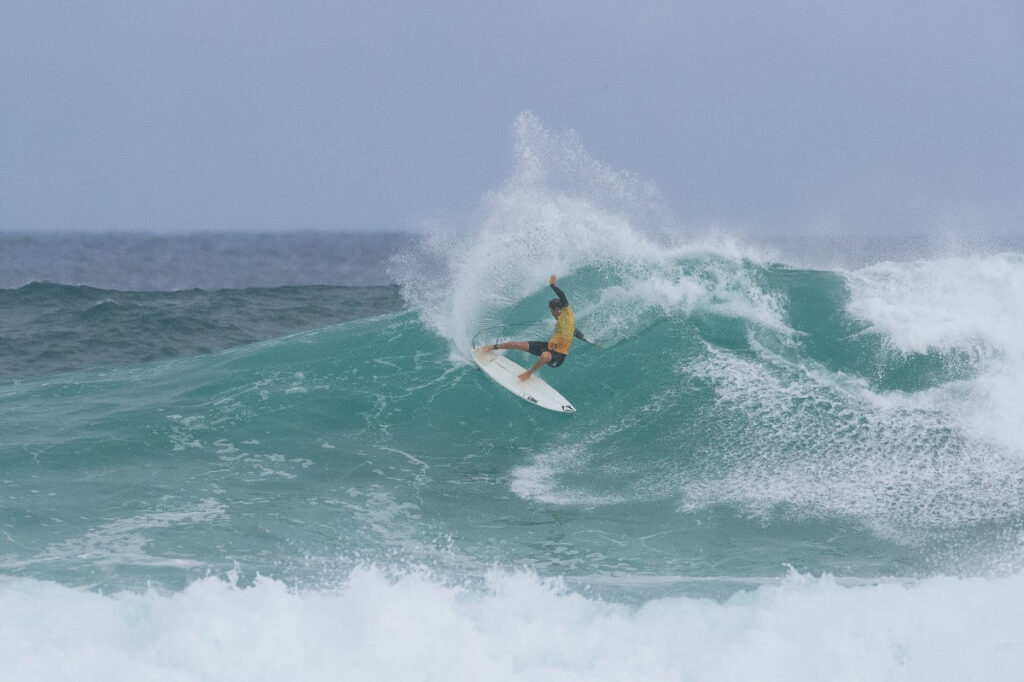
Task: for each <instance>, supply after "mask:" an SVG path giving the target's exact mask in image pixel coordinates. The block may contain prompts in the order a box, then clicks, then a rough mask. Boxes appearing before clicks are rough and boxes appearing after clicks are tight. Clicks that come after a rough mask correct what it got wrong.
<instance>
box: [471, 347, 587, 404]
mask: <svg viewBox="0 0 1024 682" xmlns="http://www.w3.org/2000/svg"><path fill="white" fill-rule="evenodd" d="M473 359H474V360H476V364H478V365H480V369H482V370H483V371H484V372H485V373H486V374H487V376H489V377H490V378H492V379H494V380H495V381H496V382H498V383H499V384H501V385H502V386H503V387H505V388H507V389H508V390H510V391H512V392H513V393H515V394H516V395H517V396H519V397H520V398H522V399H523V400H525V401H527V402H530V403H533V404H534V405H537V406H538V407H543V408H545V409H548V410H554V411H555V412H575V411H576V408H575V407H573V406H572V403H570V402H569V401H568V400H566V399H565V397H564V396H563V395H562V394H561V393H559V392H558V391H556V390H555V389H553V388H551V386H549V385H548V383H547V382H546V381H544V380H543V379H541V378H540V377H539V376H537V375H536V374H534V375H532V376H531V377H530V378H529V379H527V380H526V381H522V380H520V379H519V375H520V374H522V373H523V372H525V371H526V368H525V367H520V366H519V365H517V364H516V363H514V362H512V361H511V360H509V359H508V358H506V357H505V356H504V355H501V354H499V353H495V352H494V351H489V350H484V349H483V347H480V348H475V349H473Z"/></svg>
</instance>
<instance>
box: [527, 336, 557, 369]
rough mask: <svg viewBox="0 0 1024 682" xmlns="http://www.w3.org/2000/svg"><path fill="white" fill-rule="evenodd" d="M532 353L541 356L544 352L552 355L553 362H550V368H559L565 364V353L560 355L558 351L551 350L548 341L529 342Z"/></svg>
mask: <svg viewBox="0 0 1024 682" xmlns="http://www.w3.org/2000/svg"><path fill="white" fill-rule="evenodd" d="M528 343H529V344H530V353H532V354H533V355H537V356H539V355H541V354H542V353H544V351H547V352H548V353H551V361H550V362H548V364H547V366H548V367H558V366H559V365H561V364H562V363H563V362H565V353H559V352H558V351H557V350H551V349H550V348H548V342H547V341H529V342H528Z"/></svg>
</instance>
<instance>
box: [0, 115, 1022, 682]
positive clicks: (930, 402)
mask: <svg viewBox="0 0 1024 682" xmlns="http://www.w3.org/2000/svg"><path fill="white" fill-rule="evenodd" d="M527 124H529V121H526V123H524V126H525V128H526V129H524V130H520V131H518V132H519V135H520V139H519V144H518V146H517V153H518V155H519V160H518V163H517V167H516V169H515V171H514V172H513V174H512V176H511V177H510V179H509V180H508V181H507V183H506V184H505V185H503V186H502V187H501V188H499V189H498V190H496V191H495V192H494V193H492V194H489V195H488V196H487V197H485V198H484V200H483V202H482V206H481V209H480V211H479V215H477V216H475V217H474V218H473V219H472V221H471V222H472V224H471V225H469V226H465V227H463V228H457V227H456V228H452V229H444V230H436V231H433V232H430V233H428V234H425V235H423V236H422V237H421V238H419V239H415V240H404V241H403V242H402V243H401V244H400V245H399V246H397V247H395V246H392V247H389V248H384V249H383V250H382V249H381V244H380V243H378V242H374V241H373V240H370V241H369V242H359V241H355V242H354V241H352V240H347V241H346V240H345V239H340V240H339V241H337V242H332V243H333V246H330V247H328V246H325V244H324V242H323V241H322V239H321V238H316V239H312V241H311V240H310V238H308V237H300V238H298V239H299V243H298V244H296V243H292V242H289V241H288V240H287V239H285V238H281V240H283V241H281V240H275V241H274V248H270V249H268V248H266V247H265V246H263V244H264V241H265V240H264V239H255V238H240V239H239V240H237V241H232V240H231V239H229V238H227V237H224V238H218V239H217V240H215V242H216V243H215V244H214V245H213V246H211V244H210V242H209V241H208V240H207V241H204V239H206V238H202V237H200V238H195V239H187V238H186V239H183V241H181V242H180V243H179V242H176V243H175V245H174V248H175V249H179V252H180V253H181V254H186V255H184V256H182V257H180V258H173V259H169V260H165V261H161V260H160V259H159V258H157V257H156V254H159V253H164V252H165V251H166V250H167V249H168V248H170V247H169V246H168V244H167V242H166V241H161V240H159V239H157V240H154V241H153V242H152V243H151V244H150V246H149V247H146V246H145V244H142V243H136V244H135V246H134V247H133V248H134V249H135V250H134V251H132V252H131V253H132V254H134V255H128V256H123V255H122V256H119V255H118V253H120V252H119V251H118V248H119V247H118V248H115V247H113V246H111V244H112V243H113V242H115V241H117V239H116V238H114V237H111V238H109V240H107V241H104V240H103V239H99V240H97V241H96V242H94V243H90V244H86V245H84V246H83V245H82V244H81V243H78V244H77V245H75V246H74V249H78V251H76V252H75V253H76V254H78V255H76V256H75V257H61V258H55V257H53V254H54V253H56V252H61V251H63V250H64V249H65V248H70V247H67V245H66V244H64V242H63V241H61V240H60V239H59V238H58V239H56V240H55V241H54V242H53V243H50V244H43V245H40V244H38V243H30V244H29V245H28V246H26V245H25V243H22V244H21V245H20V246H17V244H16V243H15V242H11V241H6V242H3V244H2V245H3V246H4V247H5V249H11V248H13V247H11V244H15V246H16V247H17V248H15V249H14V251H11V250H6V251H5V256H7V255H8V254H11V253H15V256H11V257H10V259H11V260H12V261H14V260H16V261H17V262H18V264H19V265H18V267H19V268H20V271H21V272H23V273H33V272H43V271H44V270H45V271H46V272H47V273H49V274H47V275H45V276H42V275H40V276H38V277H37V276H34V275H31V274H28V275H26V276H25V277H21V278H20V279H16V280H14V281H8V282H5V284H4V286H6V287H7V288H5V289H3V290H2V291H0V312H2V315H3V317H2V320H3V321H2V322H0V367H2V368H3V370H2V373H0V669H2V670H3V671H4V679H11V680H34V679H60V678H74V679H93V680H110V679H146V680H218V681H220V680H247V681H248V680H285V679H287V680H291V679H302V680H339V679H342V680H382V679H388V680H390V679H396V680H462V679H465V680H480V679H488V680H531V681H535V680H588V681H593V680H636V679H641V680H716V681H717V680H749V679H765V680H775V679H778V680H787V681H792V680H823V679H850V680H879V679H895V680H929V681H932V680H951V681H954V680H955V681H957V682H959V681H962V680H985V681H986V682H989V681H991V680H1017V679H1019V678H1020V675H1021V671H1022V670H1024V629H1022V628H1021V625H1020V624H1021V622H1022V620H1024V574H1022V570H1024V549H1022V547H1024V408H1022V405H1024V401H1022V393H1021V390H1022V389H1021V386H1024V342H1022V341H1021V339H1024V322H1022V320H1024V252H1022V251H1021V250H1020V249H1019V248H1005V249H996V250H993V249H988V250H985V249H976V250H971V249H968V248H958V249H955V250H952V251H950V250H945V251H943V250H942V249H932V248H931V247H930V245H928V244H925V243H920V244H916V245H915V246H914V249H913V251H915V253H913V254H911V255H907V254H898V253H894V252H891V251H888V250H886V249H885V248H882V249H880V250H879V249H877V248H875V249H874V251H871V249H865V248H864V244H863V243H858V244H853V245H851V247H850V248H851V252H853V251H856V252H857V253H859V254H861V256H859V257H858V258H856V259H852V260H856V261H858V262H852V263H847V264H840V265H838V266H831V265H827V264H826V263H825V262H824V261H822V262H819V263H817V264H815V263H813V262H812V261H813V260H814V258H813V257H811V256H808V255H807V254H804V255H803V256H802V257H800V258H794V257H789V256H787V254H786V252H785V251H784V250H781V251H776V252H774V253H773V252H770V251H766V250H765V249H763V248H760V247H754V246H751V245H750V244H747V243H744V242H742V241H739V240H735V239H730V238H726V237H723V236H721V235H718V236H709V237H704V238H697V237H694V236H688V237H681V236H679V235H678V234H677V235H675V236H673V235H672V234H671V233H667V232H666V231H665V230H663V229H661V228H660V227H659V223H658V216H657V213H658V212H657V210H656V202H654V200H653V199H652V198H651V195H650V193H649V192H647V191H646V189H645V188H644V187H643V186H640V185H638V184H637V183H635V182H634V181H632V180H630V179H628V178H624V177H622V176H621V175H620V174H616V173H614V172H611V171H609V170H608V169H606V168H604V167H603V166H601V165H600V164H597V163H596V162H594V161H593V160H592V159H590V157H588V156H587V155H586V154H585V153H584V152H583V151H582V150H579V149H577V148H575V147H574V146H573V143H572V142H571V141H568V142H567V141H565V140H559V139H556V138H553V137H551V136H550V135H547V134H546V133H545V132H544V131H543V130H536V129H532V128H530V126H529V125H527ZM26 243H27V242H26ZM282 243H291V244H292V247H289V248H288V249H283V248H282V249H279V250H275V249H277V248H278V247H280V245H281V244H282ZM367 244H369V245H367ZM833 246H834V245H833ZM147 248H149V249H150V251H151V253H152V255H153V257H152V258H148V259H147V258H143V261H144V262H147V263H150V264H153V263H162V264H161V265H159V266H153V267H156V268H157V269H156V270H155V271H154V272H152V273H150V276H151V277H152V279H153V281H155V282H163V283H164V284H163V285H159V286H158V285H154V286H153V287H144V286H138V287H134V286H128V284H130V282H129V283H127V284H126V283H121V284H119V283H118V282H113V281H110V280H109V277H110V273H112V272H114V273H116V272H134V274H133V275H131V277H133V278H135V277H143V278H144V277H145V276H146V268H145V267H139V266H138V263H135V261H136V260H137V259H138V258H139V256H138V253H139V250H140V249H141V251H142V252H143V253H145V252H146V249H147ZM872 248H874V247H872ZM19 249H20V250H19ZM26 249H28V250H26ZM33 249H34V250H35V251H33ZM311 249H312V250H313V251H326V252H332V251H331V249H334V251H333V252H334V253H340V252H344V253H345V258H346V259H347V261H346V262H347V263H349V264H354V265H353V267H350V268H347V269H345V272H344V274H343V275H341V276H338V277H334V276H330V277H328V276H326V275H322V276H316V277H314V278H313V280H312V281H309V280H307V279H305V278H306V277H308V276H309V272H308V271H306V270H305V269H304V265H303V259H302V258H293V257H292V256H293V255H294V254H295V253H309V252H310V250H311ZM246 250H252V251H253V254H252V255H253V258H252V262H253V263H254V264H256V265H254V266H253V267H252V268H251V269H249V270H246V269H245V268H244V267H243V265H242V264H244V263H246V262H247V259H246V257H245V253H246ZM37 252H38V253H43V254H50V255H43V256H38V258H41V259H42V260H41V261H39V263H36V265H33V262H34V261H33V260H32V259H33V258H34V256H31V253H37ZM866 252H872V253H874V256H873V257H870V258H865V257H863V254H864V253H866ZM211 253H212V254H220V255H221V256H222V257H223V260H220V259H218V258H209V257H206V256H209V254H211ZM26 254H29V255H26ZM189 254H191V255H189ZM200 254H206V256H203V255H200ZM231 254H234V255H231ZM275 254H276V255H275ZM382 254H383V255H382ZM942 254H946V255H942ZM949 254H952V255H949ZM126 258H127V259H128V260H130V261H131V262H133V263H135V265H134V266H127V267H126V266H125V263H126V260H125V259H126ZM314 261H315V259H314ZM88 262H94V263H97V264H98V265H97V266H96V267H95V268H93V269H92V270H90V269H88V268H86V269H85V270H80V269H76V268H77V267H78V264H81V263H88ZM218 263H220V264H221V265H218ZM809 263H810V265H809ZM62 264H63V265H62ZM132 267H135V269H134V270H132ZM218 267H222V272H221V274H220V275H218V274H217V272H218V270H217V268H218ZM47 268H48V269H47ZM240 268H241V269H240ZM551 273H556V274H558V276H559V279H558V282H559V285H560V286H561V287H562V288H563V289H564V290H565V291H566V293H567V294H568V296H569V299H570V301H571V302H572V305H573V308H574V311H575V314H576V320H577V323H578V325H579V327H580V328H581V329H582V330H583V331H584V332H585V333H586V334H587V336H588V338H591V339H593V340H595V341H596V342H597V343H598V344H599V346H600V347H592V346H588V345H584V344H579V343H578V344H577V345H575V346H574V347H573V350H572V352H571V354H570V356H569V358H568V360H567V361H566V363H565V364H564V365H563V366H562V367H560V368H558V369H550V368H545V369H543V370H542V376H544V378H545V379H546V380H547V381H549V382H550V383H551V384H552V385H553V386H555V387H556V388H557V389H558V390H559V391H560V392H562V393H563V394H564V395H565V396H566V397H568V398H569V399H570V400H571V401H572V402H573V404H574V405H575V406H576V407H577V409H578V413H576V414H572V415H565V414H557V413H553V412H549V411H546V410H541V409H539V408H536V407H534V406H531V405H528V404H526V403H525V402H524V401H522V400H520V399H519V398H518V397H516V396H514V395H512V394H510V393H508V392H506V391H505V390H504V389H502V388H500V387H499V386H497V385H496V384H494V383H493V382H491V381H490V380H489V379H488V378H487V377H486V376H485V375H484V374H483V373H482V372H481V371H479V370H478V369H477V368H476V367H475V366H474V365H473V364H472V363H471V362H470V361H469V357H470V350H471V347H472V344H473V339H474V338H476V339H477V341H478V342H483V341H485V340H487V341H489V340H494V339H499V338H500V339H509V338H513V339H543V338H546V337H547V335H548V334H549V333H550V329H551V320H550V316H549V315H548V314H547V310H546V301H547V300H548V299H549V298H551V296H552V293H551V291H550V289H548V288H547V287H546V283H547V281H548V277H549V276H550V274H551ZM26 277H27V278H28V279H46V278H48V279H51V280H54V281H53V282H49V283H45V282H36V283H29V281H24V280H25V278H26ZM105 278H107V279H105ZM239 278H241V279H239ZM131 281H135V280H134V279H132V280H131ZM168 282H176V283H180V284H173V285H170V284H167V283H168ZM199 282H203V286H202V288H201V289H196V288H195V287H198V286H199ZM509 353H510V354H513V353H514V352H513V351H509ZM515 359H517V360H520V361H521V360H524V359H527V358H526V357H525V356H523V355H522V354H517V355H516V357H515Z"/></svg>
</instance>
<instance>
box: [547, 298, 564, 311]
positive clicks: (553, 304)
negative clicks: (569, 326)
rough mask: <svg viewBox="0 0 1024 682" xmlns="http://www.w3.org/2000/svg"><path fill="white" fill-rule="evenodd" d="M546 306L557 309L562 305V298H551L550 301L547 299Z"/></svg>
mask: <svg viewBox="0 0 1024 682" xmlns="http://www.w3.org/2000/svg"><path fill="white" fill-rule="evenodd" d="M548 307H549V308H551V309H552V310H558V309H559V308H561V307H563V306H562V300H561V299H559V298H553V299H551V300H550V301H548Z"/></svg>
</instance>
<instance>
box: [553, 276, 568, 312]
mask: <svg viewBox="0 0 1024 682" xmlns="http://www.w3.org/2000/svg"><path fill="white" fill-rule="evenodd" d="M555 279H557V278H556V277H555V276H554V275H551V281H550V282H549V284H551V288H552V289H554V290H555V293H556V294H558V300H559V301H561V303H562V307H563V308H564V307H566V306H568V305H569V299H567V298H566V297H565V292H564V291H562V290H561V289H559V288H558V287H557V286H555Z"/></svg>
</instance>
